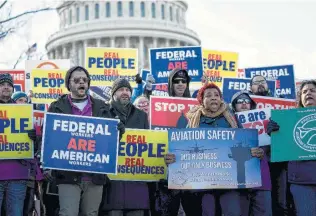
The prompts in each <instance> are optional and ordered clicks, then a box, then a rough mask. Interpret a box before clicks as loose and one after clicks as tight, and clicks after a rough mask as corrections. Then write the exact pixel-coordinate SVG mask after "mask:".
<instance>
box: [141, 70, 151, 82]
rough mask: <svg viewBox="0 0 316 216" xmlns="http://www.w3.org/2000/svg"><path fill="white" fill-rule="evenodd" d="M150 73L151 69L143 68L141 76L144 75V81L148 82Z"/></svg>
mask: <svg viewBox="0 0 316 216" xmlns="http://www.w3.org/2000/svg"><path fill="white" fill-rule="evenodd" d="M148 74H150V71H149V70H144V69H142V72H141V77H142V80H143V81H144V82H146V79H147V75H148Z"/></svg>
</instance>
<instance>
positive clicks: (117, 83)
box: [111, 78, 133, 97]
mask: <svg viewBox="0 0 316 216" xmlns="http://www.w3.org/2000/svg"><path fill="white" fill-rule="evenodd" d="M122 87H126V88H128V89H129V90H130V91H131V93H132V92H133V89H132V87H131V84H130V83H129V82H128V80H127V79H124V78H118V79H116V80H115V81H114V82H113V85H112V92H111V97H113V95H114V93H115V92H116V91H117V90H118V89H119V88H122Z"/></svg>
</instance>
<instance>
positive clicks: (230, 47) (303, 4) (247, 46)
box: [0, 0, 316, 79]
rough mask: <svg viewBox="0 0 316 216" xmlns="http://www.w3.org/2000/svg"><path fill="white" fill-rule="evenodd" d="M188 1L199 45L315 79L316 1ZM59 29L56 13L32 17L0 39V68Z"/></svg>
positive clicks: (19, 4)
mask: <svg viewBox="0 0 316 216" xmlns="http://www.w3.org/2000/svg"><path fill="white" fill-rule="evenodd" d="M187 2H188V4H189V9H188V12H187V15H186V16H187V17H186V19H187V27H188V28H190V29H192V30H194V31H196V32H197V33H198V35H199V36H200V39H201V41H202V46H203V48H206V49H214V50H223V51H234V52H238V53H239V65H240V68H245V67H257V66H258V67H259V66H272V65H283V64H294V67H295V73H296V77H298V78H304V79H307V78H316V69H315V67H316V29H315V21H316V13H315V10H316V0H315V1H312V0H305V1H304V0H299V1H298V0H295V1H294V0H292V1H287V0H261V1H260V0H248V1H246V0H243V1H242V0H187ZM44 4H52V1H49V3H47V2H44V1H36V0H29V1H21V0H19V1H14V3H13V9H14V10H13V12H19V11H23V10H25V9H27V8H36V7H39V6H41V5H44ZM58 28H59V18H58V16H57V13H56V12H44V13H41V14H37V15H34V16H32V17H31V18H30V20H29V22H28V24H27V25H26V27H24V28H23V29H21V30H20V31H19V32H18V33H17V34H16V35H15V36H11V37H10V38H9V39H7V40H6V41H5V42H1V43H0V56H1V58H0V66H1V67H2V68H4V67H7V68H10V69H11V68H12V67H13V65H14V63H15V61H16V59H17V58H18V57H19V55H20V53H21V52H22V51H23V50H25V49H27V46H28V45H31V44H33V43H35V42H37V43H38V44H39V51H41V52H44V50H45V47H44V45H45V42H46V39H47V37H48V36H49V35H50V34H52V33H54V32H56V31H57V30H58ZM3 63H7V64H6V65H4V64H3ZM18 68H22V69H23V68H24V62H22V63H20V64H19V65H18Z"/></svg>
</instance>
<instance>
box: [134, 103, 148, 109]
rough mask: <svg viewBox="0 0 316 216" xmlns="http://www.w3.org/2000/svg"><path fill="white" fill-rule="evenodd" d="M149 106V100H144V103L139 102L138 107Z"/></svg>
mask: <svg viewBox="0 0 316 216" xmlns="http://www.w3.org/2000/svg"><path fill="white" fill-rule="evenodd" d="M148 106H149V102H142V103H138V104H137V107H139V108H144V107H148Z"/></svg>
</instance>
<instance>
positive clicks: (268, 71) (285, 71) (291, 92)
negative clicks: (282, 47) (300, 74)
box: [245, 65, 296, 99]
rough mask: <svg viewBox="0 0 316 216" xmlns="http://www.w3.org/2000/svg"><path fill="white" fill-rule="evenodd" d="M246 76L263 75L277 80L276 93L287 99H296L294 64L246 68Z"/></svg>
mask: <svg viewBox="0 0 316 216" xmlns="http://www.w3.org/2000/svg"><path fill="white" fill-rule="evenodd" d="M245 74H246V78H252V77H254V76H256V75H261V76H263V77H265V78H266V79H269V80H277V82H276V91H275V92H276V95H277V96H280V97H281V96H282V97H283V98H287V99H295V98H296V95H295V76H294V67H293V65H282V66H272V67H258V68H245Z"/></svg>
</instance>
